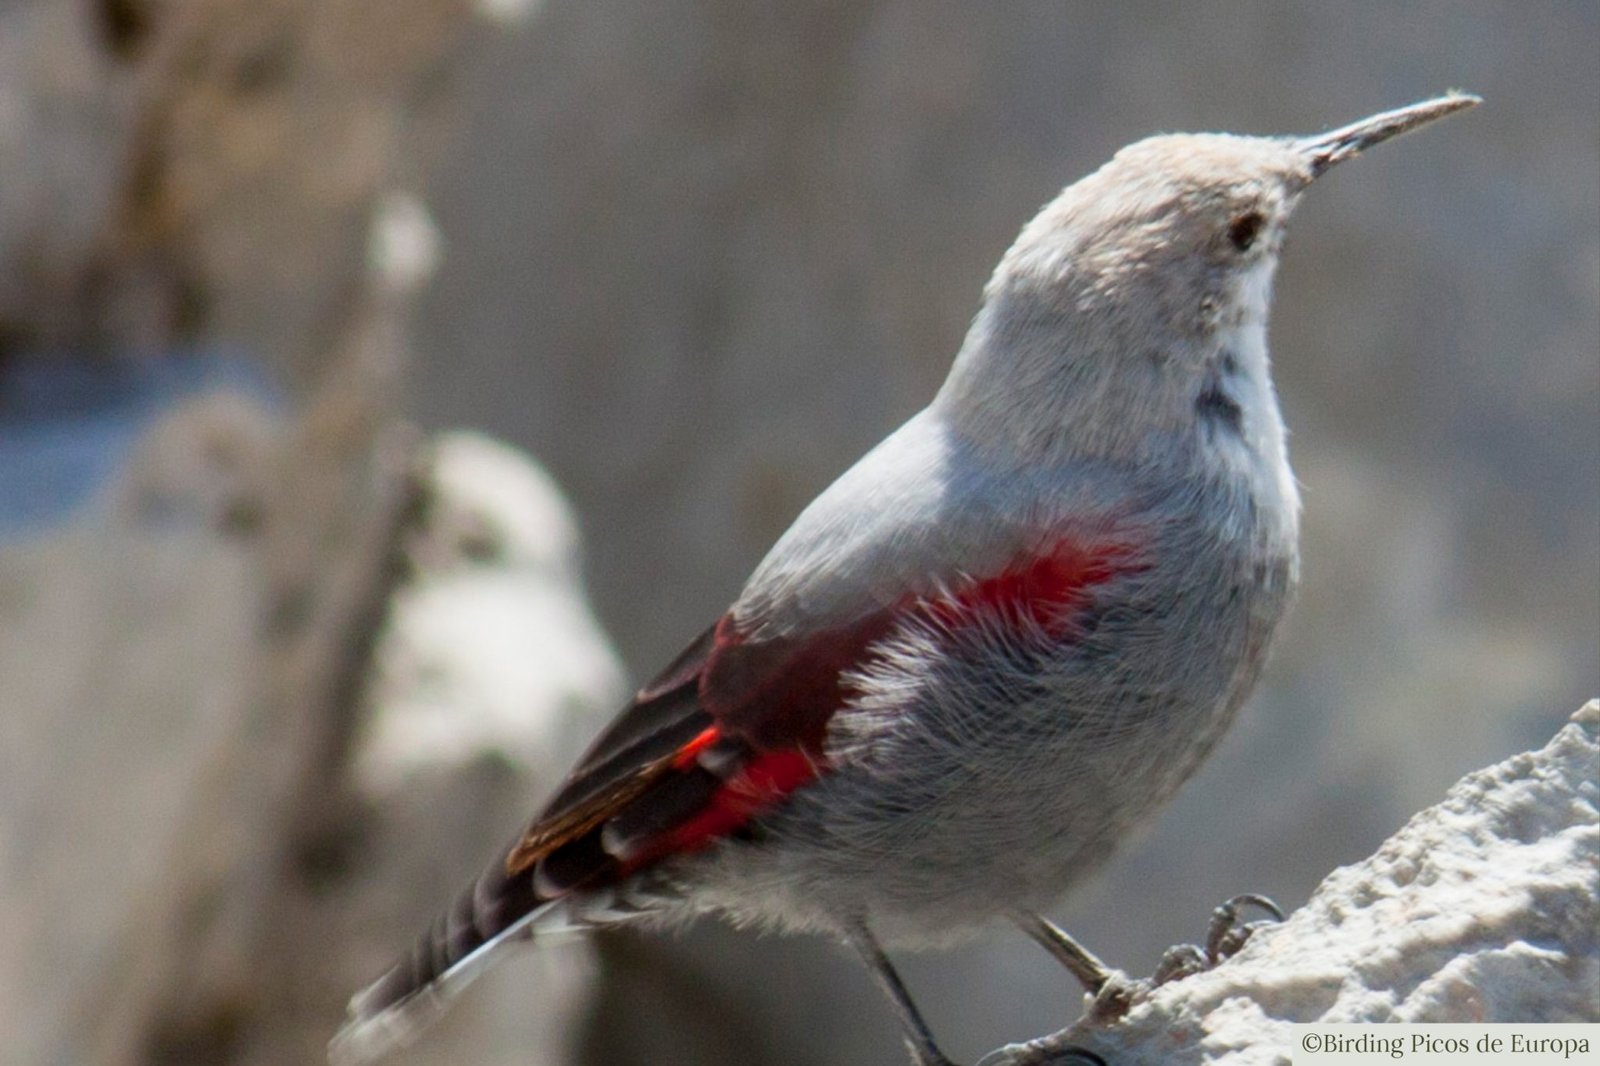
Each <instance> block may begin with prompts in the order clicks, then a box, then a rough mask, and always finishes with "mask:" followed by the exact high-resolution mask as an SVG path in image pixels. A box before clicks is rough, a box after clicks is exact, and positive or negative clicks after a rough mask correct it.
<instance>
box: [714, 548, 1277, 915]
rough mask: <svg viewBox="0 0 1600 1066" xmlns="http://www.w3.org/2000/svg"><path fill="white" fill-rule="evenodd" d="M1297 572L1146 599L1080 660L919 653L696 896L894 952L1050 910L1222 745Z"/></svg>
mask: <svg viewBox="0 0 1600 1066" xmlns="http://www.w3.org/2000/svg"><path fill="white" fill-rule="evenodd" d="M1291 573H1292V564H1291V563H1290V562H1289V561H1288V560H1284V561H1282V562H1280V563H1275V564H1273V565H1271V566H1268V567H1265V568H1255V569H1252V570H1243V569H1239V568H1233V569H1223V570H1221V571H1219V572H1217V573H1214V574H1211V575H1203V576H1202V577H1201V579H1200V580H1201V582H1202V583H1206V582H1209V587H1192V586H1193V584H1194V583H1193V582H1191V583H1189V584H1188V585H1185V586H1183V587H1181V588H1177V589H1173V590H1169V591H1163V590H1162V589H1160V588H1158V587H1154V585H1153V584H1152V585H1150V586H1141V587H1139V588H1137V589H1135V590H1134V593H1133V594H1130V596H1129V597H1128V598H1127V599H1126V600H1122V601H1118V602H1116V603H1111V604H1106V605H1103V606H1102V609H1101V610H1100V611H1099V612H1098V617H1097V618H1096V619H1095V620H1094V626H1093V628H1092V630H1091V631H1090V632H1089V633H1087V635H1085V636H1084V637H1083V638H1082V639H1080V640H1079V641H1077V642H1075V643H1072V644H1071V645H1051V646H1038V645H1035V646H1028V645H1025V644H1020V643H1018V642H1015V641H1009V640H1007V641H1001V642H1000V643H998V644H996V643H992V641H993V639H994V638H993V637H992V635H983V634H981V632H980V631H974V633H975V634H977V635H974V636H972V637H971V638H970V639H969V640H968V643H967V644H965V645H963V646H958V647H956V648H954V649H953V650H954V654H949V653H950V652H951V650H952V649H951V648H949V647H943V648H941V649H940V654H938V655H936V656H935V655H929V656H923V657H919V656H918V654H917V648H916V646H915V645H914V643H913V644H912V645H909V646H908V647H906V648H905V649H903V652H904V654H902V655H899V656H897V657H891V659H890V660H889V662H888V663H887V664H885V666H884V668H883V670H882V672H881V674H880V675H878V676H874V677H872V678H869V684H868V685H867V688H866V691H865V692H864V694H863V696H862V697H861V699H860V700H859V701H858V703H860V704H861V705H862V708H863V709H861V710H859V711H853V712H851V716H848V717H846V718H843V719H841V722H842V723H843V726H842V728H841V729H840V730H839V731H837V734H836V736H835V737H834V738H833V739H834V741H835V747H836V750H835V755H836V758H837V763H838V765H837V767H836V769H834V770H833V771H832V772H830V773H829V774H828V775H826V776H825V777H824V778H823V779H822V780H820V781H818V782H817V783H816V784H815V785H814V786H811V787H809V788H807V789H806V790H804V791H803V793H802V794H800V795H797V796H796V797H794V799H793V800H791V801H790V802H789V803H788V804H787V805H786V806H785V807H784V808H783V809H781V810H780V811H777V812H775V813H774V814H773V815H771V816H769V817H767V818H765V819H763V823H762V828H761V835H760V837H759V839H758V840H757V841H756V842H754V843H753V844H738V845H731V846H729V847H727V848H725V849H723V850H722V851H721V852H720V853H719V854H718V855H717V856H715V857H709V858H710V861H709V862H708V863H707V864H706V865H705V866H704V867H703V868H702V870H701V872H700V874H699V875H697V876H696V877H695V880H696V881H697V882H700V883H701V886H702V887H701V892H702V893H703V894H707V895H709V898H710V899H711V900H712V902H713V904H714V905H716V906H719V907H720V908H721V909H724V910H728V911H731V912H733V914H734V916H735V917H736V918H739V919H744V920H752V921H756V922H760V923H767V924H774V925H779V926H786V927H798V928H812V929H816V928H823V929H826V928H828V927H830V926H836V924H837V922H838V921H839V920H840V919H841V917H851V916H856V917H859V916H864V917H865V918H866V919H867V920H868V921H869V922H871V923H872V924H873V925H874V927H875V928H876V929H877V930H878V931H879V933H880V935H882V936H883V937H884V938H885V939H886V940H888V941H890V942H928V941H940V940H949V939H954V938H956V937H958V936H960V935H961V934H962V933H964V932H966V931H968V930H970V929H971V928H972V927H973V926H974V925H976V924H979V923H981V922H983V921H984V920H986V919H988V918H991V917H993V916H995V915H997V914H1001V913H1003V912H1005V911H1007V910H1011V909H1019V908H1020V909H1032V908H1038V907H1042V906H1045V905H1046V904H1048V903H1049V902H1050V901H1051V900H1053V899H1054V898H1056V897H1057V896H1059V895H1060V894H1061V893H1062V892H1063V891H1065V890H1066V889H1067V888H1068V887H1070V885H1071V884H1072V883H1073V882H1074V881H1075V880H1077V879H1078V878H1080V877H1082V876H1083V875H1085V874H1087V873H1089V872H1090V871H1092V870H1093V869H1095V868H1096V867H1097V866H1098V865H1099V864H1101V863H1102V862H1103V861H1104V860H1105V859H1106V858H1107V857H1108V856H1109V855H1110V854H1111V853H1112V852H1113V851H1114V850H1115V848H1116V847H1117V846H1118V844H1119V843H1121V842H1122V841H1123V840H1124V839H1125V838H1126V837H1127V836H1128V835H1129V834H1130V833H1131V832H1132V831H1133V830H1134V829H1135V828H1136V827H1137V826H1138V825H1139V824H1140V823H1142V822H1144V821H1145V820H1147V819H1148V818H1149V817H1150V816H1151V815H1153V814H1154V813H1155V812H1156V811H1157V810H1158V809H1159V808H1160V807H1162V806H1163V805H1164V804H1165V803H1166V801H1167V800H1168V799H1169V798H1170V797H1171V795H1172V793H1173V792H1174V791H1175V790H1176V789H1177V788H1178V786H1179V785H1181V784H1182V783H1183V782H1184V780H1186V779H1187V778H1188V777H1189V776H1190V775H1191V774H1192V773H1193V772H1194V770H1195V769H1196V768H1197V767H1198V766H1199V764H1200V762H1201V761H1202V760H1203V758H1204V756H1205V755H1206V754H1207V753H1208V752H1209V751H1210V749H1211V747H1212V746H1213V745H1214V744H1215V742H1216V740H1217V739H1218V738H1219V737H1220V736H1221V735H1222V733H1223V731H1224V730H1225V729H1226V727H1227V725H1228V723H1229V721H1230V720H1231V719H1232V717H1233V715H1234V712H1235V711H1236V710H1237V709H1238V706H1239V704H1240V703H1241V702H1242V701H1243V700H1244V698H1245V697H1246V696H1247V695H1248V692H1249V690H1250V688H1252V687H1253V685H1254V683H1255V680H1256V677H1257V676H1258V674H1259V672H1260V667H1261V664H1262V660H1263V659H1264V656H1265V652H1266V650H1267V647H1268V644H1269V643H1270V638H1271V634H1272V631H1273V630H1274V629H1275V627H1276V624H1277V621H1278V619H1279V617H1280V616H1281V614H1282V611H1283V608H1284V605H1285V602H1286V600H1287V596H1288V592H1289V585H1290V580H1291ZM985 640H989V641H991V643H988V644H985V643H984V641H985ZM934 664H937V665H934ZM875 701H876V702H875ZM702 878H704V880H702ZM718 886H725V887H726V890H725V891H724V890H721V889H719V887H718ZM707 889H709V893H707Z"/></svg>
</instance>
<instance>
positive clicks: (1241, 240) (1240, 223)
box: [1228, 211, 1266, 252]
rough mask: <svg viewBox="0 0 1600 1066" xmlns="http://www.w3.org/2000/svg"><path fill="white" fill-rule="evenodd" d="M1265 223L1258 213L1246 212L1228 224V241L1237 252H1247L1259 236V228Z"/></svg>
mask: <svg viewBox="0 0 1600 1066" xmlns="http://www.w3.org/2000/svg"><path fill="white" fill-rule="evenodd" d="M1265 222H1266V219H1264V218H1262V217H1261V212H1260V211H1247V212H1245V213H1244V214H1242V215H1240V216H1239V217H1238V218H1235V219H1234V220H1233V221H1232V222H1230V223H1228V240H1229V241H1230V242H1231V243H1232V244H1233V246H1234V247H1235V248H1237V249H1239V251H1241V252H1248V251H1249V250H1250V246H1251V245H1253V244H1255V243H1256V238H1257V237H1258V236H1260V235H1261V227H1262V225H1263V224H1265Z"/></svg>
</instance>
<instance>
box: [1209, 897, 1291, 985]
mask: <svg viewBox="0 0 1600 1066" xmlns="http://www.w3.org/2000/svg"><path fill="white" fill-rule="evenodd" d="M1246 907H1255V908H1257V909H1259V910H1263V911H1265V912H1267V914H1269V915H1271V921H1275V922H1281V921H1283V920H1284V913H1283V908H1282V907H1280V906H1278V905H1277V903H1275V902H1274V901H1273V900H1272V899H1270V898H1268V897H1267V896H1263V895H1259V894H1257V893H1255V892H1244V893H1241V894H1240V895H1237V896H1234V897H1233V898H1232V899H1230V900H1228V901H1227V902H1226V903H1224V904H1223V905H1222V906H1220V907H1218V908H1217V909H1216V910H1214V911H1212V912H1211V925H1210V926H1209V927H1208V928H1207V930H1206V950H1205V957H1206V966H1207V968H1210V967H1212V966H1216V965H1217V964H1218V963H1220V962H1222V961H1223V960H1224V959H1228V958H1232V957H1233V956H1234V955H1236V954H1238V952H1239V949H1240V948H1242V947H1244V945H1245V942H1246V941H1247V940H1249V939H1250V935H1251V934H1252V933H1254V932H1255V931H1256V929H1257V928H1258V927H1259V926H1261V925H1265V924H1267V923H1266V922H1250V923H1247V924H1244V925H1241V924H1239V915H1240V912H1242V911H1243V910H1244V909H1245V908H1246Z"/></svg>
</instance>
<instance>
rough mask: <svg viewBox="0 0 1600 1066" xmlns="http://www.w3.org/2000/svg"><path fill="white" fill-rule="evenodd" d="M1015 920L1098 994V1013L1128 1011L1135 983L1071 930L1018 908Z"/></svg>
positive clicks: (1088, 989) (1092, 1010) (1091, 992)
mask: <svg viewBox="0 0 1600 1066" xmlns="http://www.w3.org/2000/svg"><path fill="white" fill-rule="evenodd" d="M1011 920H1012V921H1013V922H1015V923H1016V924H1017V928H1019V929H1021V930H1022V931H1023V932H1024V933H1027V934H1028V935H1029V936H1030V937H1032V938H1033V939H1034V940H1035V941H1036V942H1037V943H1038V944H1039V946H1040V947H1042V948H1044V949H1045V950H1046V951H1048V952H1049V953H1050V954H1051V955H1053V956H1055V959H1056V961H1057V962H1059V963H1061V965H1063V966H1065V967H1066V968H1067V971H1068V972H1069V973H1071V974H1072V976H1074V977H1076V978H1077V979H1078V983H1079V984H1081V985H1082V986H1083V990H1084V991H1085V992H1087V993H1089V995H1091V996H1093V997H1094V1006H1093V1007H1092V1008H1090V1013H1091V1014H1092V1015H1094V1016H1095V1017H1100V1018H1105V1017H1116V1016H1117V1015H1120V1014H1122V1013H1124V1012H1125V1011H1127V1009H1128V1004H1129V1001H1130V1000H1131V999H1132V997H1133V987H1132V986H1131V985H1130V984H1129V983H1128V981H1127V980H1126V979H1125V978H1124V977H1123V976H1122V975H1121V974H1118V973H1117V972H1116V971H1114V970H1112V969H1111V968H1110V967H1109V966H1107V965H1106V964H1105V963H1103V962H1101V961H1100V960H1099V959H1098V958H1096V957H1095V955H1094V953H1093V952H1091V951H1090V950H1089V949H1088V948H1086V947H1084V946H1083V945H1082V944H1080V943H1078V942H1077V941H1076V940H1074V939H1072V937H1071V936H1069V935H1068V934H1067V931H1066V930H1064V929H1062V928H1061V927H1060V926H1059V925H1056V924H1055V923H1054V922H1052V921H1050V920H1049V919H1048V918H1043V917H1041V916H1039V915H1037V914H1034V913H1033V912H1031V911H1018V912H1016V913H1015V914H1013V915H1012V916H1011Z"/></svg>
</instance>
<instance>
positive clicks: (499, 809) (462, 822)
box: [243, 433, 624, 1066]
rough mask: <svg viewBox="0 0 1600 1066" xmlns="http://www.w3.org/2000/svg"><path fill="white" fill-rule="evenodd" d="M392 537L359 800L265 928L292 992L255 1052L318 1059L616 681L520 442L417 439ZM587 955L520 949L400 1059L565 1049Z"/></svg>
mask: <svg viewBox="0 0 1600 1066" xmlns="http://www.w3.org/2000/svg"><path fill="white" fill-rule="evenodd" d="M398 548H399V551H398V557H397V559H396V560H395V562H396V564H397V571H398V574H399V582H398V584H397V585H396V586H395V587H394V589H393V591H392V592H391V594H390V598H389V603H388V609H387V616H386V618H385V619H384V620H383V621H382V623H381V624H380V626H379V628H378V632H377V634H376V639H375V643H374V645H373V654H372V660H371V663H372V665H371V669H370V672H369V674H368V676H367V679H366V681H365V685H364V688H365V691H364V693H363V695H362V696H361V703H362V706H363V708H364V713H363V714H362V718H361V722H360V723H359V725H358V726H357V729H356V733H355V735H354V736H353V738H352V740H351V749H350V764H351V766H352V767H353V769H354V775H353V776H354V780H353V782H352V785H353V791H354V796H353V797H352V799H353V801H354V804H355V807H356V810H355V811H354V812H351V811H350V810H349V809H348V808H345V809H344V810H342V811H337V812H335V815H334V816H333V817H331V818H329V819H328V820H327V821H326V823H325V824H326V826H327V832H326V833H325V834H324V836H323V837H322V838H321V839H320V840H317V841H313V842H312V848H311V854H310V856H309V858H310V859H311V860H312V861H311V862H310V863H309V864H307V866H306V867H303V868H309V870H310V871H311V872H312V876H310V877H307V878H302V879H299V880H298V881H295V882H291V883H290V884H288V885H285V886H284V892H283V894H282V896H281V897H280V900H279V903H278V906H277V908H276V909H275V911H274V913H273V916H272V919H271V924H272V926H273V927H274V928H276V929H277V930H279V932H280V935H281V938H282V939H281V941H280V944H279V955H280V960H279V964H280V973H279V975H278V981H279V987H280V988H281V989H283V990H288V991H290V992H292V998H291V999H290V1000H289V1001H288V1002H285V1003H282V1004H280V1005H279V1009H278V1010H277V1012H276V1013H275V1014H274V1017H273V1018H272V1020H271V1022H272V1024H271V1025H269V1026H266V1027H264V1031H263V1032H262V1033H261V1034H260V1038H259V1039H258V1040H256V1041H254V1042H253V1043H252V1046H251V1052H250V1054H249V1056H248V1057H246V1058H244V1059H243V1061H245V1062H248V1063H259V1064H260V1066H271V1064H274V1063H281V1062H308V1063H309V1062H317V1061H320V1060H321V1057H322V1055H323V1053H324V1048H325V1045H326V1043H327V1041H328V1038H329V1036H330V1035H332V1032H333V1030H334V1028H335V1027H336V1026H337V1024H338V1022H339V1021H340V1015H341V1014H342V1011H343V1004H344V1002H345V1000H346V999H347V998H348V997H349V995H350V994H351V993H352V992H354V991H355V990H357V989H358V988H360V987H362V986H364V985H365V984H366V982H368V981H370V980H372V979H373V978H374V977H376V976H377V975H378V974H380V973H381V972H383V970H384V968H385V967H387V966H388V965H389V964H390V963H391V962H393V961H394V959H395V958H396V957H398V956H399V955H400V953H402V952H404V951H407V950H409V949H410V947H411V944H412V942H413V938H414V937H415V936H416V935H417V934H418V933H419V932H420V931H421V930H422V929H423V928H424V927H425V926H426V925H427V923H428V922H429V921H431V920H432V919H433V917H434V915H435V914H436V913H437V912H438V911H439V910H440V909H441V908H442V907H444V906H445V905H447V904H448V903H449V902H450V901H451V900H453V899H454V898H455V895H456V893H457V892H458V891H459V890H460V888H461V887H462V886H463V885H464V884H466V883H467V881H468V880H469V879H470V878H471V877H473V876H475V875H476V874H477V873H478V871H479V869H481V868H482V866H483V865H484V864H485V863H487V862H489V861H490V860H491V859H492V858H493V856H494V855H495V854H496V851H495V849H496V848H498V847H499V846H500V845H502V844H503V843H504V842H505V841H506V840H509V839H510V838H511V836H512V834H514V833H515V832H516V831H517V830H518V829H519V828H521V826H522V824H523V822H524V820H525V819H526V818H527V817H528V815H529V813H530V811H531V810H532V807H533V804H534V803H535V801H536V800H537V799H538V798H539V797H540V796H541V795H543V794H544V793H547V792H549V791H550V790H551V789H552V788H553V787H554V786H555V784H556V782H557V781H559V780H560V778H561V776H562V775H563V774H564V773H565V772H566V770H567V767H568V766H569V765H570V763H571V762H572V760H573V759H574V758H576V756H577V755H578V754H579V751H580V749H581V746H582V745H583V744H585V743H586V742H587V741H588V739H589V737H590V736H592V735H593V733H595V732H596V731H597V730H598V729H599V727H600V725H601V724H603V722H604V720H605V718H606V716H607V715H608V714H609V713H610V712H611V711H612V710H613V709H614V708H615V707H616V706H618V705H620V703H621V701H622V699H623V696H624V692H623V682H622V669H621V666H620V664H619V663H618V661H617V659H616V656H615V654H614V653H613V652H612V651H611V647H610V644H609V642H608V641H607V639H606V637H605V635H604V634H603V633H601V632H600V629H599V626H598V624H597V623H596V622H595V620H594V617H593V615H592V614H591V613H590V611H589V608H588V605H587V603H586V602H585V600H584V598H583V591H582V584H581V580H580V576H579V569H580V559H579V549H578V533H577V529H576V526H575V524H574V522H573V519H572V515H571V513H570V512H569V510H568V508H567V505H566V503H565V502H564V501H563V499H562V498H561V495H560V494H559V492H557V490H556V488H555V486H554V485H553V484H552V483H551V482H550V480H549V478H548V477H546V476H545V474H544V473H543V471H541V470H540V469H539V468H538V466H537V465H535V464H534V463H533V462H532V461H531V460H529V459H527V458H526V457H525V456H522V455H520V454H518V453H516V452H515V451H513V450H512V449H510V448H507V447H505V446H503V445H499V444H496V443H494V442H492V441H489V440H486V439H484V438H482V437H479V436H476V435H472V434H464V433H456V434H446V435H444V436H442V437H440V438H438V439H436V440H434V441H431V442H429V444H428V445H427V446H426V447H424V448H423V449H421V452H420V455H419V462H418V464H417V469H416V470H415V472H414V475H413V504H412V506H411V507H410V508H409V509H408V516H407V519H406V523H405V526H404V528H403V530H402V532H401V535H400V541H399V545H398ZM330 944H335V945H339V949H338V950H337V951H336V952H330V951H329V950H328V945H330ZM592 951H593V949H592V946H591V945H590V944H589V943H588V942H587V941H583V940H577V941H574V942H571V943H565V944H555V945H546V946H545V948H544V950H540V951H537V952H526V953H524V955H523V957H521V958H517V959H513V960H512V961H511V962H510V963H509V964H508V965H507V966H505V967H504V968H503V969H501V970H500V971H497V972H496V973H495V974H494V975H493V977H492V978H491V979H488V980H485V981H482V982H480V983H479V984H478V985H477V986H475V987H474V988H473V989H472V993H471V994H470V995H468V996H465V997H463V998H462V1000H461V1002H460V1003H459V1005H458V1006H457V1007H456V1009H454V1010H452V1011H451V1012H450V1014H449V1015H447V1016H446V1018H445V1019H444V1021H443V1022H442V1023H441V1024H440V1025H439V1026H438V1027H437V1029H435V1030H431V1031H429V1033H428V1034H427V1035H426V1038H425V1039H424V1040H423V1041H422V1042H420V1043H419V1044H418V1045H417V1046H415V1047H412V1048H409V1049H407V1050H405V1051H403V1052H401V1053H400V1054H397V1055H395V1056H394V1058H393V1059H392V1061H393V1062H394V1064H395V1066H404V1064H406V1063H416V1064H418V1066H421V1064H424V1063H435V1062H454V1061H458V1060H459V1061H462V1062H473V1063H481V1064H483V1066H530V1064H533V1066H557V1064H562V1063H568V1062H571V1061H573V1055H574V1048H573V1046H574V1043H575V1039H576V1036H575V1034H576V1031H577V1029H578V1020H579V1019H580V1018H582V1017H583V1016H585V1014H586V1013H587V1011H588V1009H589V1004H590V1001H591V989H592V987H593V982H594V978H595V976H596V971H597V967H596V965H595V962H594V959H593V955H592Z"/></svg>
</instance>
